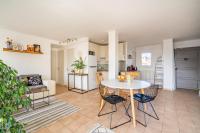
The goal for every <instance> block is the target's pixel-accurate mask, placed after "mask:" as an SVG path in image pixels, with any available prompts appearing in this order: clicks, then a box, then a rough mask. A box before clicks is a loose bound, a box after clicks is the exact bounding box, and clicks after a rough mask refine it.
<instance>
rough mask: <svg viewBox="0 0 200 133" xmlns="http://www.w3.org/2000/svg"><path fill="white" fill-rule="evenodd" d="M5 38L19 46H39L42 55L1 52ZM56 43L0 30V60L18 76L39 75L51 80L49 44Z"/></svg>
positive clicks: (4, 45)
mask: <svg viewBox="0 0 200 133" xmlns="http://www.w3.org/2000/svg"><path fill="white" fill-rule="evenodd" d="M6 37H10V38H12V39H13V41H14V42H17V43H19V44H23V45H27V44H39V45H41V51H42V52H43V53H44V54H41V55H40V54H39V55H37V54H23V53H11V52H3V47H6V44H5V41H6ZM52 43H54V44H56V43H58V42H57V41H55V40H50V39H46V38H42V37H37V36H33V35H28V34H23V33H19V32H14V31H10V30H5V29H0V44H1V45H0V59H2V60H3V61H4V62H5V63H6V64H8V65H9V66H11V67H13V68H14V69H16V70H17V71H18V73H19V74H41V75H42V76H43V78H44V79H51V44H52Z"/></svg>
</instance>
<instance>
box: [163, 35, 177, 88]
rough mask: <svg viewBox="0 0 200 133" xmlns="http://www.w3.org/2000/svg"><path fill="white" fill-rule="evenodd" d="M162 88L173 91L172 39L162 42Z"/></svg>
mask: <svg viewBox="0 0 200 133" xmlns="http://www.w3.org/2000/svg"><path fill="white" fill-rule="evenodd" d="M163 73H164V77H163V88H164V89H167V90H174V89H175V80H176V79H175V63H174V44H173V39H166V40H163Z"/></svg>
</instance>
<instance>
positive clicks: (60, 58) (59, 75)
mask: <svg viewBox="0 0 200 133" xmlns="http://www.w3.org/2000/svg"><path fill="white" fill-rule="evenodd" d="M57 55H58V56H57V60H58V63H57V71H58V72H57V83H58V84H61V85H63V84H64V50H59V51H57Z"/></svg>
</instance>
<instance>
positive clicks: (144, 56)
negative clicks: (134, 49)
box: [141, 52, 152, 66]
mask: <svg viewBox="0 0 200 133" xmlns="http://www.w3.org/2000/svg"><path fill="white" fill-rule="evenodd" d="M151 63H152V53H151V52H143V53H141V65H142V66H151Z"/></svg>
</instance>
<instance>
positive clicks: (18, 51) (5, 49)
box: [3, 48, 43, 54]
mask: <svg viewBox="0 0 200 133" xmlns="http://www.w3.org/2000/svg"><path fill="white" fill-rule="evenodd" d="M3 51H6V52H16V53H26V54H43V53H42V52H30V51H26V50H23V51H20V50H12V49H8V48H3Z"/></svg>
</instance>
